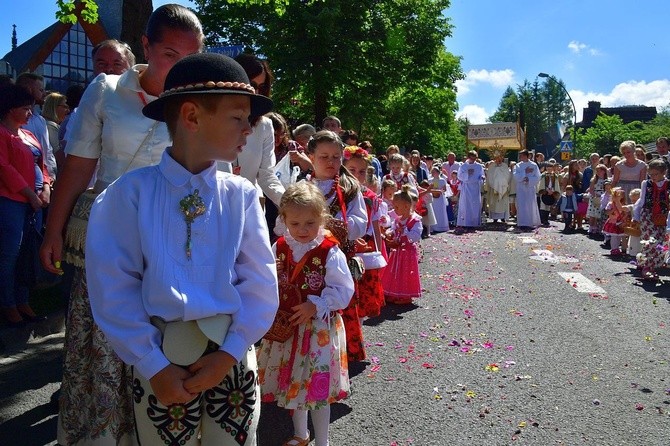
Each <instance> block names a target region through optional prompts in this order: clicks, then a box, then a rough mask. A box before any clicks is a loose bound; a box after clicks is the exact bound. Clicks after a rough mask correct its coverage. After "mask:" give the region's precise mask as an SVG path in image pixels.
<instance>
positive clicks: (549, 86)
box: [489, 78, 574, 149]
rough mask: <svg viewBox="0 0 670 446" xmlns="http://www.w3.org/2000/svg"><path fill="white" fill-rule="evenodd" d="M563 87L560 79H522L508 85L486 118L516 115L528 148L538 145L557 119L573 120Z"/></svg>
mask: <svg viewBox="0 0 670 446" xmlns="http://www.w3.org/2000/svg"><path fill="white" fill-rule="evenodd" d="M563 88H564V87H563V81H561V80H557V81H554V80H553V79H548V80H546V81H544V82H543V83H540V82H539V81H538V80H537V78H536V79H535V80H534V81H533V82H532V83H531V82H530V81H528V80H527V79H526V80H524V81H523V83H522V84H520V85H517V89H516V90H514V89H512V87H511V86H509V87H507V89H506V90H505V92H504V93H503V96H502V98H501V99H500V103H499V105H498V109H497V110H496V111H495V113H493V114H492V115H491V116H490V117H489V122H515V121H516V120H517V119H519V120H520V122H521V125H522V126H524V127H525V129H526V145H527V147H528V148H531V149H532V148H534V147H535V146H537V145H542V144H543V143H544V135H545V132H547V130H549V129H551V128H554V127H555V126H556V123H557V121H564V122H569V123H570V124H572V123H573V121H574V119H573V117H574V113H573V109H572V105H571V103H570V100H569V98H568V97H567V95H566V94H565V91H564V90H563Z"/></svg>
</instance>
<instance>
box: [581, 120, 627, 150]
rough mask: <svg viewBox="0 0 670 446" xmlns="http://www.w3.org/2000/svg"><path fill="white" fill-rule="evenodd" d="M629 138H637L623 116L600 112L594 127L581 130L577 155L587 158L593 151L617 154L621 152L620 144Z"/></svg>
mask: <svg viewBox="0 0 670 446" xmlns="http://www.w3.org/2000/svg"><path fill="white" fill-rule="evenodd" d="M627 139H633V140H634V139H635V138H634V137H633V136H632V135H631V132H630V129H629V127H628V126H627V125H626V124H624V123H623V120H622V119H621V117H619V116H618V115H611V116H608V115H606V114H604V113H600V114H599V115H598V117H597V118H596V119H594V120H593V126H592V127H590V128H588V129H586V131H583V130H582V131H580V135H579V137H578V141H579V146H578V147H577V153H576V156H577V157H579V158H585V157H587V156H588V155H589V154H590V153H593V152H596V153H599V154H601V155H604V154H606V153H611V154H615V153H618V152H619V144H621V142H622V141H625V140H627Z"/></svg>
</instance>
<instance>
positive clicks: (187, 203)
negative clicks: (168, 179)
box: [179, 189, 206, 260]
mask: <svg viewBox="0 0 670 446" xmlns="http://www.w3.org/2000/svg"><path fill="white" fill-rule="evenodd" d="M179 209H181V213H182V214H184V220H185V221H186V257H187V258H188V259H189V260H191V248H192V247H193V241H192V240H191V223H193V220H195V219H196V217H199V216H201V215H203V214H204V213H205V210H206V209H205V202H204V201H203V200H202V197H201V196H200V191H199V190H198V189H196V190H195V191H193V193H192V194H188V195H187V196H185V197H184V198H182V199H181V200H180V201H179Z"/></svg>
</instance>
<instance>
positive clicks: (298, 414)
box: [293, 409, 309, 438]
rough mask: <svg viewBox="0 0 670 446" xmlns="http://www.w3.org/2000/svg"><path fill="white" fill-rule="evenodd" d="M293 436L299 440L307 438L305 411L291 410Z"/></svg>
mask: <svg viewBox="0 0 670 446" xmlns="http://www.w3.org/2000/svg"><path fill="white" fill-rule="evenodd" d="M293 435H295V436H296V437H300V438H307V437H308V436H309V431H308V430H307V411H306V410H298V409H295V410H293Z"/></svg>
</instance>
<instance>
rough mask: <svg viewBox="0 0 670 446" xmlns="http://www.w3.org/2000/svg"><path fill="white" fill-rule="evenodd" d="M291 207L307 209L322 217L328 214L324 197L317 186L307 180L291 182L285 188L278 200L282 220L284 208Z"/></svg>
mask: <svg viewBox="0 0 670 446" xmlns="http://www.w3.org/2000/svg"><path fill="white" fill-rule="evenodd" d="M292 207H297V208H301V209H304V210H308V211H310V212H313V213H314V214H315V215H319V216H320V217H321V218H322V219H325V218H326V216H327V215H328V206H327V205H326V199H325V198H324V197H323V194H322V193H321V191H320V190H319V188H318V187H316V186H315V185H313V184H312V183H310V182H309V181H301V182H299V183H295V184H291V185H290V186H288V187H287V188H286V192H284V195H282V197H281V201H280V202H279V216H280V217H281V218H282V220H285V219H286V209H287V208H292Z"/></svg>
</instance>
